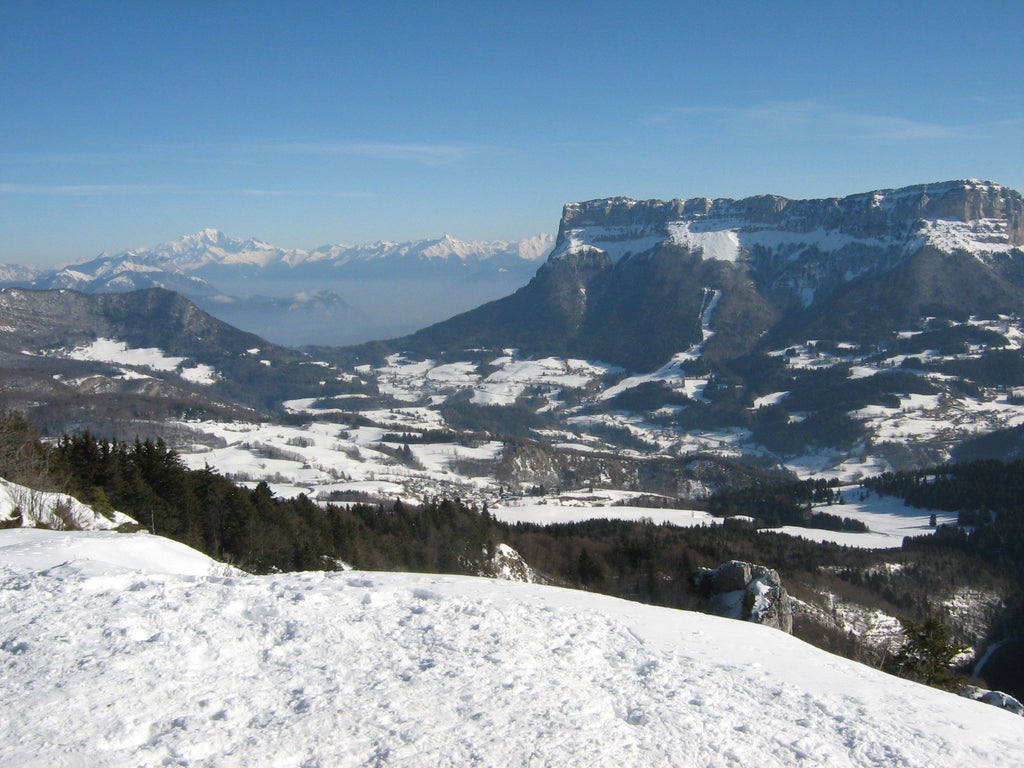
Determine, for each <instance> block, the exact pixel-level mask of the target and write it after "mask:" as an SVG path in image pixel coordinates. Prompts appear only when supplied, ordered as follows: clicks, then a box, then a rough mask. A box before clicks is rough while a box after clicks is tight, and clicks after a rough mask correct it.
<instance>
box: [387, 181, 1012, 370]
mask: <svg viewBox="0 0 1024 768" xmlns="http://www.w3.org/2000/svg"><path fill="white" fill-rule="evenodd" d="M972 217H974V218H972ZM1022 243H1024V199H1022V198H1021V195H1020V193H1018V192H1016V191H1014V190H1011V189H1009V188H1007V187H1003V186H1001V185H998V184H994V183H992V182H981V181H975V180H962V181H951V182H942V183H938V184H921V185H915V186H911V187H904V188H901V189H895V190H876V191H873V192H866V193H860V194H857V195H850V196H847V197H845V198H823V199H819V200H803V201H801V200H796V201H791V200H787V199H786V198H782V197H779V196H774V195H762V196H757V197H751V198H746V199H744V200H729V199H720V200H709V199H707V198H695V199H691V200H672V201H659V200H647V201H637V200H633V199H632V198H625V197H613V198H606V199H602V200H592V201H588V202H585V203H569V204H567V205H566V206H565V207H564V209H563V213H562V218H561V221H560V223H559V229H558V235H557V238H556V241H555V247H554V249H553V250H552V252H551V254H550V256H549V257H548V259H547V261H546V262H545V263H544V264H543V265H542V266H541V268H540V269H539V270H538V272H537V274H536V275H535V276H534V279H533V280H532V281H531V282H530V283H529V284H528V285H527V286H524V287H523V288H521V289H520V290H519V291H517V292H516V293H515V294H513V295H512V296H509V297H507V298H505V299H500V300H498V301H496V302H492V303H490V304H488V305H486V306H485V307H481V308H479V309H477V310H471V311H470V312H469V313H464V314H462V315H458V316H456V317H454V318H452V319H450V320H448V321H444V322H442V323H439V324H437V325H435V326H431V327H429V328H426V329H422V330H421V331H419V332H417V333H416V334H413V335H412V336H411V337H406V338H402V339H399V340H397V342H396V346H397V347H399V348H405V347H409V348H412V349H429V350H437V349H442V348H455V347H459V346H463V347H465V346H472V345H484V346H487V345H490V346H496V345H498V344H501V345H504V346H522V347H524V348H525V350H528V351H534V352H536V353H537V354H562V353H565V354H572V355H579V356H584V357H590V358H591V359H602V360H605V361H607V362H610V363H613V364H619V365H624V366H626V367H629V368H632V369H634V370H649V369H650V368H651V367H653V366H656V365H659V364H662V363H664V362H665V360H667V359H668V357H669V356H671V355H672V354H674V353H675V352H679V351H682V350H683V349H686V348H687V347H688V346H690V345H692V344H694V343H696V341H697V340H698V339H699V338H700V337H699V333H698V331H699V328H700V327H701V322H702V321H701V317H700V313H701V306H702V300H703V299H702V297H703V295H704V291H705V289H714V290H721V291H722V300H721V303H720V304H719V306H718V307H717V308H716V310H715V316H714V318H713V319H712V320H711V324H712V327H713V328H714V329H715V331H716V335H715V337H714V338H713V339H711V340H710V341H709V343H708V345H707V347H706V350H705V351H706V353H707V354H708V355H709V356H711V357H712V358H714V359H727V358H729V357H735V356H738V355H742V354H746V353H748V352H751V351H753V350H754V349H756V348H757V347H758V344H759V343H760V340H761V339H762V338H768V339H771V340H772V343H776V344H779V343H786V342H788V341H791V340H795V339H798V338H799V337H800V336H801V335H802V334H804V333H805V331H806V330H807V329H809V328H815V329H817V331H818V332H820V333H824V334H826V337H829V338H831V337H832V336H841V335H843V334H844V333H848V332H853V331H855V330H856V328H854V327H853V326H856V325H857V324H858V322H860V321H857V322H852V321H851V317H850V315H851V313H855V314H856V313H864V316H865V317H868V316H872V315H873V316H874V320H875V321H877V322H873V324H870V323H869V324H868V326H866V327H869V332H871V333H873V332H875V331H876V330H877V329H878V328H880V327H884V326H887V325H893V324H895V325H905V324H909V327H917V325H919V324H920V322H921V321H922V320H923V319H924V317H925V316H927V315H929V314H936V315H938V316H940V317H950V316H957V317H959V316H963V315H964V314H971V313H973V312H977V313H992V312H1008V313H1014V312H1018V311H1024V279H1022V278H1024V271H1022V266H1021V263H1022V261H1024V259H1021V258H1020V255H1021V244H1022ZM947 271H949V273H950V274H955V275H957V276H958V281H957V282H954V283H953V284H944V282H943V279H942V278H943V275H944V274H945V273H946V272H947ZM893 276H895V278H896V282H897V283H899V284H900V285H903V286H904V287H905V290H906V292H907V293H906V295H905V296H904V298H905V299H907V302H906V303H907V307H906V308H903V309H901V308H900V306H899V304H900V302H898V301H896V300H894V299H893V298H892V293H893V287H892V281H889V280H888V277H893ZM946 282H948V281H946ZM881 294H884V295H886V296H887V297H889V300H888V301H887V302H881V301H880V300H879V295H881ZM803 338H807V336H803ZM502 339H503V340H502ZM799 340H801V341H802V339H799Z"/></svg>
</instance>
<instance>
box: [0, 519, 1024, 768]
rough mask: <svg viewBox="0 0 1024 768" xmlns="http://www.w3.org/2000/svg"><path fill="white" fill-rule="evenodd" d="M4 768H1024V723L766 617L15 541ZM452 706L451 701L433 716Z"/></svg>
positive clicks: (9, 567) (532, 588) (112, 544)
mask: <svg viewBox="0 0 1024 768" xmlns="http://www.w3.org/2000/svg"><path fill="white" fill-rule="evenodd" d="M0 605H2V607H3V610H2V611H0V638H3V639H2V642H0V652H2V654H3V659H4V675H3V677H2V678H0V695H2V700H3V702H4V704H5V716H4V718H2V719H0V763H3V764H4V765H19V766H52V765H69V764H75V765H79V764H81V765H90V766H117V765H125V764H129V763H130V764H133V765H135V764H139V765H158V764H165V763H174V764H175V765H188V766H206V765H265V764H268V763H273V764H276V765H331V766H362V765H377V766H392V765H394V766H410V767H415V766H428V765H429V766H438V765H442V766H456V765H459V766H461V765H471V764H479V765H558V766H594V765H643V766H690V765H714V766H718V765H721V766H726V765H743V766H748V765H757V766H766V767H768V766H796V765H818V766H848V767H849V768H854V767H856V766H882V765H900V766H908V767H913V768H918V767H920V768H924V767H925V766H927V767H928V768H942V767H943V766H951V767H952V766H955V767H956V768H960V766H975V765H979V766H980V765H984V766H992V767H993V768H996V767H997V766H1018V765H1020V764H1021V762H1022V761H1024V749H1022V746H1021V744H1022V740H1021V735H1022V733H1024V720H1021V718H1020V717H1019V716H1018V715H1014V714H1011V713H1009V712H1005V711H1002V710H999V709H997V708H995V707H991V706H987V705H985V704H982V703H979V702H976V701H971V700H969V699H967V698H963V697H959V696H955V695H953V694H949V693H945V692H942V691H938V690H935V689H933V688H927V687H925V686H922V685H918V684H916V683H911V682H908V681H906V680H901V679H898V678H894V677H892V676H889V675H886V674H884V673H882V672H879V671H878V670H875V669H873V668H871V667H868V666H865V665H862V664H858V663H855V662H852V661H848V660H846V659H842V658H839V657H836V656H833V655H831V654H828V653H825V652H823V651H820V650H817V649H815V648H813V647H811V646H809V645H807V644H805V643H803V642H801V641H799V640H796V639H795V638H793V637H791V636H789V635H787V634H785V633H783V632H779V631H777V630H773V629H769V628H766V627H762V626H757V625H754V624H750V623H747V622H739V621H733V620H729V619H720V618H716V617H712V616H705V615H702V614H696V613H690V612H686V611H678V610H670V609H666V608H656V607H652V606H647V605H641V604H638V603H633V602H627V601H623V600H616V599H613V598H608V597H604V596H600V595H596V594H592V593H586V592H578V591H573V590H565V589H557V588H553V587H543V586H538V585H533V584H523V583H514V582H507V581H499V580H494V579H482V578H471V577H457V576H427V575H415V574H394V573H379V572H373V573H371V572H355V571H349V572H346V573H331V574H325V573H284V574H276V575H271V576H247V575H242V574H239V573H238V572H237V571H235V570H233V569H231V568H229V567H227V566H224V565H221V564H217V563H216V562H214V561H211V560H210V559H209V558H207V557H205V556H203V555H200V554H199V553H198V552H195V551H194V550H190V549H189V548H188V547H185V546H184V545H182V544H178V543H176V542H171V541H168V540H166V539H161V538H159V537H156V536H150V535H147V534H127V535H126V534H114V533H108V532H95V531H90V532H74V533H64V532H55V531H42V530H33V529H22V530H0ZM424 702H429V703H430V706H429V707H424Z"/></svg>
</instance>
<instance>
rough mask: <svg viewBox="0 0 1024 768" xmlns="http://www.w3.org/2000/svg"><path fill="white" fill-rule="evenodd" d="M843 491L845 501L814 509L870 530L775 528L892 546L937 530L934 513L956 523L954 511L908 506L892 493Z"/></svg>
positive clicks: (827, 538)
mask: <svg viewBox="0 0 1024 768" xmlns="http://www.w3.org/2000/svg"><path fill="white" fill-rule="evenodd" d="M840 490H841V491H842V492H843V494H844V497H845V498H846V502H845V503H843V504H833V505H831V506H825V505H815V507H814V510H815V511H816V512H827V513H829V514H832V515H836V516H838V517H850V518H853V519H854V520H859V521H860V522H862V523H864V524H865V525H866V526H867V527H868V528H869V529H870V530H869V532H868V533H848V532H845V531H824V530H821V529H817V528H798V527H797V526H793V525H787V526H783V527H782V528H779V529H776V530H777V531H778V532H781V533H788V534H790V535H792V536H801V537H803V538H805V539H810V540H812V541H831V542H833V543H835V544H842V545H844V546H847V547H859V548H861V549H891V548H897V547H900V546H902V545H903V538H904V537H905V536H926V535H928V534H930V533H931V532H932V531H934V530H935V529H934V528H932V527H931V525H930V519H929V518H930V517H931V515H932V514H934V515H935V522H936V525H956V522H957V514H956V513H955V512H943V511H942V510H935V511H933V510H929V509H916V508H914V507H908V506H906V505H905V504H904V503H903V500H902V499H898V498H895V497H893V496H879V495H878V494H876V493H873V492H870V491H861V490H860V489H858V488H857V487H852V486H848V487H845V488H841V489H840ZM861 493H863V495H864V498H863V500H861V498H860V496H859V494H861Z"/></svg>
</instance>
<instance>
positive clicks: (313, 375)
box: [0, 288, 323, 434]
mask: <svg viewBox="0 0 1024 768" xmlns="http://www.w3.org/2000/svg"><path fill="white" fill-rule="evenodd" d="M0 328H3V330H4V333H2V334H0V369H2V370H3V373H4V378H5V386H4V393H3V394H4V403H5V407H15V408H17V407H23V408H25V407H27V408H30V409H32V410H33V411H34V412H36V413H37V418H39V420H40V421H41V422H43V423H45V422H46V419H47V418H49V417H48V416H47V415H46V414H47V413H48V414H52V418H55V419H58V420H59V421H58V422H57V425H58V426H57V429H55V430H54V431H55V432H56V433H57V434H59V433H60V431H61V430H63V429H68V430H75V429H77V428H78V427H79V426H81V424H80V423H79V424H77V425H76V422H75V419H76V418H86V419H88V418H92V417H91V416H87V414H93V415H99V414H104V415H105V416H104V417H105V418H111V419H115V420H124V419H125V418H131V417H132V416H134V417H136V418H154V419H161V418H166V417H167V416H168V415H175V416H182V415H188V414H192V415H198V414H200V413H202V414H206V415H208V416H218V415H221V416H226V417H249V418H251V417H252V415H254V413H258V412H266V411H272V410H276V409H279V408H280V402H281V400H282V399H283V398H286V397H289V396H295V395H298V394H313V393H318V392H320V391H321V390H322V383H321V379H322V378H323V374H322V373H321V372H320V371H319V370H317V369H316V368H315V367H313V366H310V365H308V358H307V357H306V356H305V355H303V354H302V353H300V352H296V351H295V350H291V349H286V348H283V347H277V346H275V345H272V344H268V343H267V342H266V341H265V340H263V339H261V338H259V337H257V336H255V335H253V334H250V333H246V332H243V331H240V330H238V329H236V328H234V327H232V326H230V325H227V324H226V323H224V322H222V321H220V320H218V319H216V318H214V317H212V316H210V315H208V314H207V313H206V312H203V311H202V310H201V309H199V308H198V307H197V306H195V305H194V304H193V303H191V302H190V301H188V300H187V299H185V298H184V297H183V296H181V295H180V294H177V293H173V292H171V291H167V290H164V289H161V288H151V289H148V290H144V291H134V292H131V293H107V294H83V293H78V292H76V291H69V290H59V291H33V290H25V289H21V288H3V289H0ZM40 413H42V414H43V415H42V416H40V415H39V414H40ZM76 414H77V416H76ZM85 423H86V424H89V423H90V422H89V421H86V422H85Z"/></svg>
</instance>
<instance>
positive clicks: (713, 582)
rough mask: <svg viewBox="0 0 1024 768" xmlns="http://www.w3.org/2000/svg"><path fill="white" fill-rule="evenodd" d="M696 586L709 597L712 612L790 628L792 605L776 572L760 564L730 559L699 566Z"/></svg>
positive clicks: (790, 631)
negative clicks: (720, 562)
mask: <svg viewBox="0 0 1024 768" xmlns="http://www.w3.org/2000/svg"><path fill="white" fill-rule="evenodd" d="M697 583H698V586H699V587H700V588H701V589H702V590H704V591H706V592H707V594H708V596H709V597H710V600H711V613H712V614H714V615H715V616H723V617H725V618H730V619H740V620H742V621H752V622H754V623H756V624H763V625H765V626H767V627H774V628H776V629H781V630H782V631H783V632H788V633H792V631H793V605H792V601H791V600H790V597H789V593H788V592H786V589H785V588H784V587H783V586H782V581H781V580H780V579H779V574H778V573H777V572H776V571H774V570H772V569H770V568H766V567H764V566H763V565H756V564H752V563H746V562H743V561H742V560H732V561H730V562H728V563H722V565H720V566H718V567H717V568H701V569H700V570H699V571H698V573H697Z"/></svg>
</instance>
